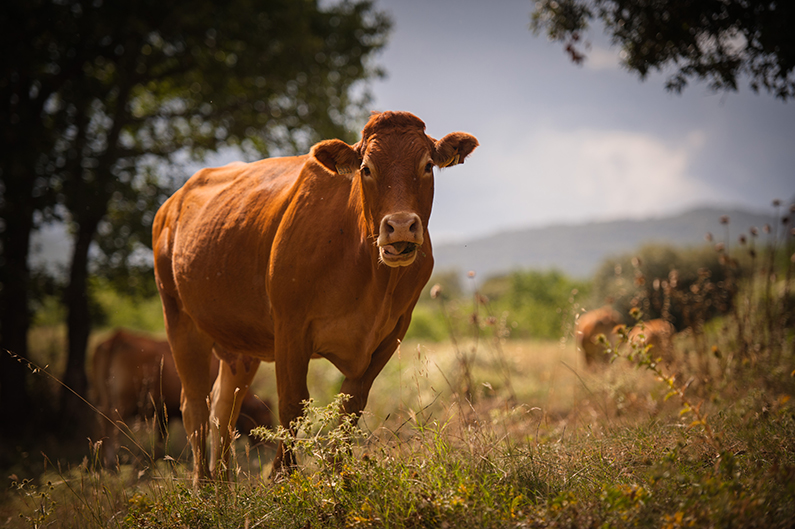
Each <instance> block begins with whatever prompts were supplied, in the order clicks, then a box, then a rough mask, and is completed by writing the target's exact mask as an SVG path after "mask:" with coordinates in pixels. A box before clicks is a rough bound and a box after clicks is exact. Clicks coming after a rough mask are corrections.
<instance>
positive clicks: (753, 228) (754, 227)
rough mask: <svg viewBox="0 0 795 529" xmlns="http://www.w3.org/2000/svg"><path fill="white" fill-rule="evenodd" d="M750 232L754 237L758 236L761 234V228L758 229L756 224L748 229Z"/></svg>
mask: <svg viewBox="0 0 795 529" xmlns="http://www.w3.org/2000/svg"><path fill="white" fill-rule="evenodd" d="M748 233H750V234H751V236H752V237H756V236H757V235H759V230H757V229H756V226H751V228H750V229H749V230H748Z"/></svg>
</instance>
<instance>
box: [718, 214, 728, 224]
mask: <svg viewBox="0 0 795 529" xmlns="http://www.w3.org/2000/svg"><path fill="white" fill-rule="evenodd" d="M720 223H721V224H728V223H729V216H728V215H721V217H720Z"/></svg>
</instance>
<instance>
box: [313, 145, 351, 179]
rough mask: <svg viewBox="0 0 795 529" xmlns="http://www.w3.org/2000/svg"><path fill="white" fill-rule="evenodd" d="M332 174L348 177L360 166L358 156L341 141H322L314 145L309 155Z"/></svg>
mask: <svg viewBox="0 0 795 529" xmlns="http://www.w3.org/2000/svg"><path fill="white" fill-rule="evenodd" d="M309 154H311V155H312V156H314V157H315V159H316V160H317V161H318V162H320V163H321V164H323V165H324V166H325V167H326V169H328V170H329V171H331V172H332V173H338V174H341V175H349V174H352V173H354V172H355V171H356V169H358V168H359V166H360V165H361V164H362V160H361V158H359V154H358V153H357V152H356V151H355V150H354V149H353V147H351V146H350V145H348V144H347V143H345V142H344V141H342V140H324V141H321V142H320V143H316V144H315V145H314V146H313V147H312V150H311V151H310V153H309Z"/></svg>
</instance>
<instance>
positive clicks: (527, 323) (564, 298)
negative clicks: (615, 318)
mask: <svg viewBox="0 0 795 529" xmlns="http://www.w3.org/2000/svg"><path fill="white" fill-rule="evenodd" d="M458 278H459V274H458V273H457V272H447V273H442V274H439V275H434V277H432V278H431V280H430V281H429V282H428V286H427V287H426V288H425V289H424V290H423V293H422V296H421V297H420V302H419V303H418V305H417V308H416V309H415V310H414V315H413V316H412V321H411V327H409V331H408V333H407V334H406V339H415V338H416V339H427V340H431V341H440V340H442V339H444V338H445V337H446V336H447V335H448V334H449V332H451V328H450V326H451V325H453V327H454V329H452V332H455V333H457V334H459V335H463V334H466V331H465V329H464V328H463V327H462V325H461V324H462V323H465V322H470V323H471V322H472V321H471V320H472V314H473V313H475V312H477V310H475V306H476V305H482V306H483V310H484V312H485V315H482V314H481V315H480V320H479V322H478V323H479V324H486V323H487V322H489V324H488V325H485V327H484V329H485V328H489V327H493V326H494V325H495V324H496V323H497V322H498V321H500V320H504V324H505V325H507V326H509V327H510V332H507V331H508V329H507V328H505V329H504V330H505V331H506V335H505V336H503V337H507V336H511V337H513V338H548V339H557V338H560V337H561V336H563V335H565V334H566V332H567V331H568V329H567V325H569V324H570V321H571V319H572V318H571V315H572V311H576V310H577V308H578V307H579V300H581V299H584V298H586V297H587V296H588V295H589V293H590V282H588V281H582V280H573V279H570V278H568V277H566V276H565V275H564V274H562V273H561V272H559V271H557V270H551V271H546V272H541V271H534V270H527V271H517V272H513V273H511V274H507V275H504V276H497V277H492V278H489V279H487V280H486V281H485V282H484V283H483V286H482V287H481V288H479V289H478V290H477V292H475V293H474V295H468V294H465V293H464V292H463V288H462V285H461V283H460V281H459V279H458ZM432 289H436V292H437V294H438V298H437V299H436V300H432V299H431V293H432ZM439 301H445V302H446V303H448V306H447V309H446V310H448V311H450V315H451V317H450V318H448V319H447V321H445V315H444V313H443V312H442V311H440V310H439ZM464 326H465V325H464Z"/></svg>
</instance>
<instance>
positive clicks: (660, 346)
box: [629, 319, 675, 363]
mask: <svg viewBox="0 0 795 529" xmlns="http://www.w3.org/2000/svg"><path fill="white" fill-rule="evenodd" d="M674 332H675V331H674V326H673V325H671V323H669V322H667V321H665V320H661V319H656V320H649V321H644V322H642V323H639V324H637V325H635V326H634V327H633V328H632V330H630V331H629V343H630V344H632V345H635V346H641V347H642V346H646V345H651V349H650V350H649V354H650V355H651V356H652V357H653V358H662V361H663V362H665V363H670V362H672V361H673V350H674V349H673V340H672V339H673V335H674Z"/></svg>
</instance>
